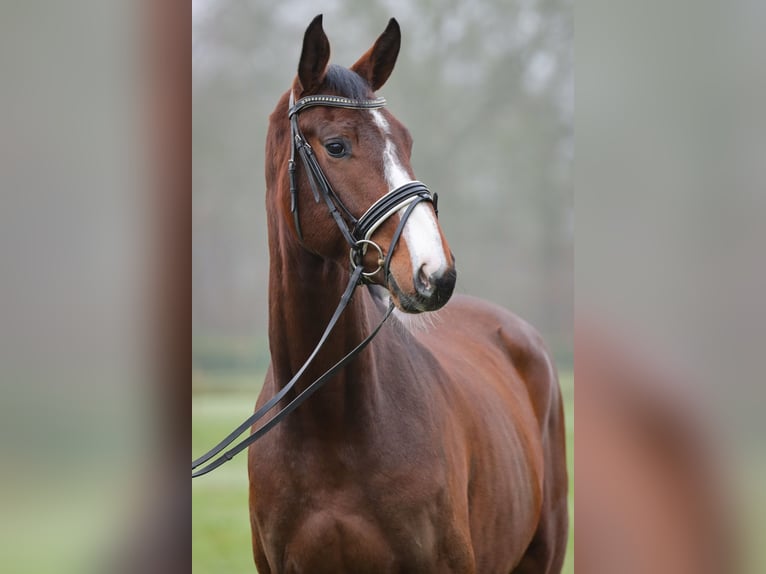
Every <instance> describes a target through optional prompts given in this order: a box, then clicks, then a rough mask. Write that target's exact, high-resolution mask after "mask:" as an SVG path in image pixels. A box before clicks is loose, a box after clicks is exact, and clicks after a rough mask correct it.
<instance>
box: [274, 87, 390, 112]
mask: <svg viewBox="0 0 766 574" xmlns="http://www.w3.org/2000/svg"><path fill="white" fill-rule="evenodd" d="M385 105H386V98H375V99H374V100H352V99H351V98H344V97H343V96H323V95H318V96H306V97H305V98H301V99H300V100H298V101H297V102H295V103H293V93H292V91H290V108H289V109H288V110H287V117H288V118H291V117H293V116H294V115H295V114H297V113H298V112H300V111H301V110H304V109H306V108H310V107H312V106H329V107H331V108H346V109H349V110H375V109H378V108H382V107H385Z"/></svg>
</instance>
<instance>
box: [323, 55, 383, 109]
mask: <svg viewBox="0 0 766 574" xmlns="http://www.w3.org/2000/svg"><path fill="white" fill-rule="evenodd" d="M323 90H326V91H328V92H335V93H336V94H337V95H339V96H344V97H346V98H351V99H352V100H364V99H367V98H369V97H371V96H372V88H370V85H369V84H368V83H367V81H366V80H365V79H364V78H362V76H360V75H359V74H357V73H356V72H353V71H351V70H349V69H348V68H344V67H343V66H338V65H336V64H330V65H329V66H327V72H326V74H325V77H324V86H323Z"/></svg>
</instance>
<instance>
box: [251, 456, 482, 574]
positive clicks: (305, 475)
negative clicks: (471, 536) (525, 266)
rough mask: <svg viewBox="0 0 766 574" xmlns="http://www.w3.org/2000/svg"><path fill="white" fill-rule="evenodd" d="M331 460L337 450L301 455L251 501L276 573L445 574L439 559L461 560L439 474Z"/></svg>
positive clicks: (405, 465) (400, 465)
mask: <svg viewBox="0 0 766 574" xmlns="http://www.w3.org/2000/svg"><path fill="white" fill-rule="evenodd" d="M347 454H348V458H350V459H354V458H355V456H353V453H347ZM338 458H340V459H343V458H344V457H343V456H342V453H341V455H338V454H336V455H335V456H332V455H328V454H326V453H325V455H324V457H322V456H317V455H316V454H313V455H307V456H306V457H305V458H303V459H302V460H301V462H296V463H294V464H292V465H291V466H290V468H289V469H288V472H287V473H286V474H284V475H280V476H281V478H272V479H270V480H268V482H270V483H271V484H270V485H269V487H268V488H267V489H266V490H265V491H264V492H263V496H262V497H255V500H254V501H255V502H256V507H255V510H256V515H257V516H258V520H259V522H260V524H259V526H260V528H259V531H260V532H261V533H262V534H263V536H262V538H263V539H262V541H261V542H262V544H263V545H264V550H265V552H266V554H267V555H268V556H270V559H269V562H270V564H272V565H274V568H273V570H274V571H275V572H312V573H315V572H335V573H337V572H399V571H423V572H428V571H434V572H437V571H448V570H444V569H441V570H440V564H442V561H443V560H445V559H450V560H453V559H454V558H455V556H463V558H464V559H465V560H468V555H469V553H470V551H469V549H468V543H467V541H463V540H462V539H461V537H460V536H459V535H457V529H456V526H455V524H453V521H454V518H453V516H452V514H453V513H452V509H451V507H450V504H449V497H448V496H446V481H445V480H444V474H443V472H434V471H433V470H432V469H430V470H429V469H428V465H427V464H426V465H423V464H421V465H416V464H414V463H409V462H407V461H402V460H397V461H396V462H397V464H394V462H393V461H392V460H391V459H388V460H386V459H384V461H383V462H381V461H378V462H368V463H366V464H361V465H351V464H346V465H343V464H340V463H338V462H337V460H335V461H333V460H332V459H338ZM328 459H329V460H328ZM272 475H273V473H272ZM268 493H271V494H268ZM445 549H446V550H445ZM277 565H278V566H277Z"/></svg>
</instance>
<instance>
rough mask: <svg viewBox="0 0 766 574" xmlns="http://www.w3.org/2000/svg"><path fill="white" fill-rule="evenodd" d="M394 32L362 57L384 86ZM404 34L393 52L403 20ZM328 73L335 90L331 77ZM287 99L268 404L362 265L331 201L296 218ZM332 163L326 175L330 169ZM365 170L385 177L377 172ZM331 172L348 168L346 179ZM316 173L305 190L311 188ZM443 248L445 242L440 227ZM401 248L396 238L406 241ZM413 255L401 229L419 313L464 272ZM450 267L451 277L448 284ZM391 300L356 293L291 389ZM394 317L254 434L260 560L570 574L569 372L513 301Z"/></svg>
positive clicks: (399, 290)
mask: <svg viewBox="0 0 766 574" xmlns="http://www.w3.org/2000/svg"><path fill="white" fill-rule="evenodd" d="M390 30H391V25H389V29H387V31H386V33H384V35H383V36H381V38H380V39H379V40H378V42H377V43H376V44H375V46H373V48H372V49H371V50H370V51H369V52H368V53H367V54H365V56H363V58H362V59H361V60H360V62H358V63H357V64H355V67H353V68H352V69H354V68H355V69H356V72H357V73H358V74H360V75H363V76H364V77H366V78H368V79H369V82H370V85H371V87H372V88H373V89H377V88H378V87H379V84H380V83H382V81H385V79H386V78H387V73H381V72H380V70H381V64H380V63H379V62H380V61H381V60H385V56H386V53H387V52H390V50H391V49H392V48H391V33H390ZM320 32H321V34H320ZM395 32H396V42H395V44H396V45H395V49H394V50H393V52H394V59H395V53H396V52H397V51H398V27H396V29H395ZM387 34H388V36H387ZM323 38H324V33H323V32H322V31H321V19H320V20H319V25H318V28H317V20H315V21H314V22H313V23H312V25H311V26H310V27H309V30H307V33H306V38H305V39H304V50H303V54H302V57H301V64H300V66H299V79H298V80H297V81H296V86H297V88H298V89H302V93H307V92H309V90H307V89H306V86H307V85H308V84H309V82H310V81H311V78H310V74H321V73H323V70H325V69H326V58H327V57H329V46H328V48H327V56H326V57H325V56H323V55H322V54H321V52H322V49H323V45H324V44H323V42H326V38H324V40H323ZM317 46H319V47H318V48H317ZM312 51H313V52H316V51H319V52H320V56H319V59H318V63H319V64H320V65H317V62H312V61H310V56H311V54H312ZM307 57H308V58H309V61H306V59H307ZM371 59H372V60H371ZM376 59H377V61H376ZM322 60H324V62H323V61H322ZM390 67H393V62H391V63H390ZM365 71H366V72H367V73H366V74H362V73H363V72H365ZM388 72H390V68H389V70H388ZM323 77H324V76H322V78H323ZM381 77H382V80H381ZM314 81H315V82H318V85H319V86H320V87H322V88H323V91H324V90H328V89H331V88H332V86H329V87H328V85H323V84H322V81H324V80H321V81H320V80H316V79H315V80H314ZM296 86H294V88H293V89H296ZM315 91H316V87H315ZM336 91H337V90H336ZM343 95H346V94H343ZM287 100H288V96H287V95H285V96H284V97H283V98H282V100H280V102H279V104H278V105H277V108H276V109H275V112H274V114H272V118H271V125H270V133H269V138H268V140H267V158H269V160H268V161H267V168H266V179H267V188H268V190H269V191H268V193H267V211H268V214H269V218H268V224H269V248H270V253H271V260H270V276H269V277H270V279H269V281H270V284H269V341H270V347H271V356H272V362H271V365H270V368H269V372H268V374H267V377H266V381H265V384H264V387H263V390H262V392H261V395H260V397H259V401H258V406H260V405H262V404H264V403H265V402H266V401H267V400H268V399H269V398H270V397H272V396H274V395H275V394H276V393H277V391H279V390H280V389H281V388H282V387H283V386H284V385H285V384H286V383H287V382H288V381H289V380H290V379H291V377H292V375H293V374H294V373H295V372H296V371H297V370H298V369H299V368H300V367H301V365H302V364H303V361H304V360H305V359H306V357H307V356H308V355H309V354H310V353H311V351H312V349H313V347H314V345H315V344H316V342H317V340H318V339H319V337H320V336H321V333H322V330H323V326H324V325H325V324H326V323H327V321H328V320H329V318H330V316H331V314H332V312H333V310H334V308H335V306H336V304H337V302H338V299H339V298H340V295H341V293H342V291H343V288H344V285H345V283H346V282H347V280H348V275H349V273H348V255H347V252H346V255H345V256H341V255H339V254H340V253H342V250H341V249H339V248H338V247H337V242H335V240H331V239H328V238H337V235H338V234H337V230H336V231H335V232H333V223H332V220H331V219H330V218H329V217H327V214H326V212H325V213H321V212H320V211H319V207H318V206H316V205H312V203H313V202H312V201H311V200H310V199H309V201H307V202H305V205H306V207H302V209H303V212H302V217H303V218H304V223H303V224H302V227H303V228H304V230H303V236H302V237H301V238H300V239H298V237H296V228H295V227H294V226H292V225H291V223H292V221H291V217H290V216H289V215H290V201H289V194H288V191H287V187H288V184H287V178H286V177H285V172H284V166H285V165H286V163H287V159H288V157H287V155H288V152H289V145H290V142H289V133H290V132H289V130H288V129H287V126H286V121H285V118H286V115H287V105H288V101H287ZM316 111H317V112H319V111H320V110H316ZM331 112H332V114H330V112H327V113H326V114H325V115H324V122H323V123H322V126H323V128H322V129H328V130H329V129H331V127H332V126H333V125H340V124H338V122H340V121H342V122H345V123H343V125H346V124H348V123H349V119H350V118H352V117H357V116H353V114H354V113H357V114H361V113H367V114H369V112H359V111H358V110H354V111H347V110H342V111H336V110H331ZM319 117H320V114H319V113H316V114H314V116H312V118H314V119H319ZM381 117H383V116H382V114H381V116H379V117H378V116H374V117H373V118H372V120H374V121H370V122H369V125H368V126H367V127H365V128H364V130H367V131H363V129H362V128H356V127H355V129H358V130H362V131H358V132H354V133H353V134H352V135H350V136H348V139H349V140H353V141H357V140H358V141H376V140H375V138H376V137H378V136H377V135H376V134H377V133H378V132H375V131H374V130H375V129H377V128H380V130H381V131H380V133H386V132H385V130H386V129H390V130H391V131H394V130H395V129H397V128H398V126H397V125H396V124H395V123H394V122H395V120H394V119H393V118H392V117H388V116H386V117H387V118H388V119H386V120H385V121H384V120H381ZM307 123H308V122H307ZM389 124H390V125H389ZM327 126H330V128H328V127H327ZM375 126H377V128H376V127H375ZM303 129H305V130H307V131H306V133H307V136H308V137H309V139H311V137H312V136H311V135H309V134H314V133H317V132H310V131H308V130H309V129H311V126H309V125H307V126H306V127H305V128H303ZM328 133H329V134H330V135H332V133H330V132H328ZM333 133H334V132H333ZM344 133H345V132H344ZM360 134H361V135H360ZM316 137H317V138H318V137H320V136H319V135H317V136H316ZM380 141H381V142H382V140H380ZM313 145H315V147H317V148H318V147H319V145H318V144H313ZM400 145H402V146H404V145H407V143H406V142H405V141H403V140H402V141H401V143H400ZM386 146H387V147H386V153H389V152H390V143H386ZM320 163H322V167H323V169H326V170H328V172H329V171H330V168H331V167H332V166H333V165H334V164H333V163H332V162H331V161H330V160H329V159H323V160H321V161H320ZM345 165H348V164H345ZM407 169H409V168H407ZM382 171H383V170H382V169H381V172H382ZM389 172H390V169H388V167H387V171H386V172H385V173H386V174H388V173H389ZM338 173H340V172H338ZM328 177H330V175H329V174H328ZM347 177H349V178H350V176H347ZM365 177H366V178H367V179H368V180H370V181H371V182H372V179H373V178H372V174H367V175H365ZM335 179H336V180H337V181H341V183H342V182H343V179H342V177H341V176H340V175H338V176H336V178H335ZM306 183H307V182H306V181H305V180H303V181H302V189H303V192H304V196H303V197H308V198H310V197H311V195H310V192H309V194H308V195H305V192H306V191H307V190H308V186H307V185H306ZM380 185H381V186H384V187H387V186H390V185H391V182H390V180H389V182H388V184H386V183H385V181H384V182H382V183H381V184H380ZM397 185H398V184H397ZM366 187H373V185H372V183H369V184H368V185H367V186H366ZM386 190H387V189H384V191H386ZM349 197H351V196H349ZM357 199H358V198H357ZM345 200H346V197H344V201H345ZM349 201H350V202H353V201H354V199H353V198H351V199H349ZM368 204H369V201H368ZM350 207H351V209H355V208H356V206H355V205H353V204H351V205H350ZM420 207H421V206H418V208H420ZM357 211H359V210H358V209H357ZM320 213H321V215H320ZM425 213H426V212H423V213H422V214H421V215H422V216H421V219H420V220H421V221H423V220H424V219H423V217H424V216H425ZM306 221H308V222H310V225H307V224H306ZM295 225H296V226H297V225H298V223H297V218H296V223H295ZM394 227H395V222H394V221H390V222H387V223H386V224H385V225H382V226H381V228H380V231H379V232H376V233H378V235H380V236H381V237H383V238H384V239H385V238H390V237H392V236H393V235H395V234H394V231H393V228H394ZM439 234H440V231H439ZM413 235H414V234H412V233H410V235H409V236H406V235H405V237H410V238H411V237H413ZM408 241H409V242H410V243H409V244H408ZM436 244H438V245H442V244H443V245H444V246H445V251H444V252H445V253H449V251H448V249H447V248H446V243H444V242H443V238H442V240H440V241H437V242H436ZM394 248H395V245H394V244H393V243H392V244H391V245H390V247H389V249H390V250H391V251H392V253H393V249H394ZM416 251H417V246H415V245H413V244H412V239H406V240H405V241H403V242H402V245H401V246H400V247H399V248H398V249H397V251H396V253H395V254H394V255H395V256H394V258H393V263H392V272H391V276H392V277H391V278H388V277H384V278H380V281H381V284H383V285H384V286H387V287H388V288H389V291H390V295H389V296H390V297H391V298H392V299H393V300H394V301H396V302H397V306H399V307H400V308H401V309H403V310H405V311H407V310H409V309H408V305H409V306H411V305H422V306H426V307H427V306H428V305H431V307H428V308H437V307H440V306H442V305H444V302H445V301H446V299H449V298H450V295H451V291H452V286H453V285H454V271H450V269H446V270H442V271H440V272H439V273H438V274H437V273H436V272H434V274H433V275H432V276H431V278H430V279H429V278H428V277H426V278H422V277H421V276H417V277H418V278H419V279H416V277H413V276H409V275H408V273H409V272H410V271H409V270H410V268H412V269H413V271H412V274H415V272H416V271H417V270H418V269H420V270H421V271H422V270H423V269H424V268H427V265H426V263H427V262H426V263H421V262H419V261H418V262H417V263H412V264H410V261H415V257H416ZM418 256H420V255H418ZM344 257H345V258H344ZM444 273H446V274H447V276H448V275H449V273H453V275H452V279H451V282H452V283H451V285H448V286H447V287H444V285H446V284H447V281H448V280H447V279H441V278H440V277H441V275H440V274H444ZM373 280H375V279H373ZM418 281H420V283H419V282H418ZM394 282H395V283H396V286H395V287H392V283H394ZM440 290H441V291H440ZM424 292H428V293H429V294H430V296H431V299H428V298H426V297H424V296H422V293H424ZM445 292H446V296H445V295H444V293H445ZM408 293H411V294H408ZM418 293H421V295H420V296H419V295H418ZM413 301H414V303H413ZM433 301H436V302H435V303H434V302H433ZM418 310H419V309H418ZM384 312H385V303H384V302H383V301H382V300H381V299H380V298H379V297H378V296H377V295H375V293H373V291H372V290H370V291H368V290H366V289H358V290H357V291H356V292H355V294H354V298H353V300H352V301H351V303H350V304H349V306H348V307H347V308H346V310H345V312H344V314H343V315H342V317H341V319H340V321H339V322H338V324H337V327H336V329H335V331H334V332H333V333H332V335H330V337H329V338H328V340H327V343H326V345H325V346H324V347H323V348H322V350H321V351H320V352H319V354H318V355H317V358H316V360H315V361H314V363H312V364H311V366H310V367H309V368H308V370H307V371H306V373H305V376H304V377H303V379H302V381H303V382H299V383H298V385H296V387H295V389H294V390H293V391H292V395H288V396H287V397H285V401H289V400H290V399H291V398H292V397H293V396H295V393H298V392H300V391H301V390H302V389H303V388H305V387H306V385H307V383H308V382H309V381H312V380H314V379H316V378H317V377H318V376H320V375H321V374H322V373H323V372H324V371H325V370H326V369H327V368H328V367H329V366H331V365H332V364H333V363H334V362H335V361H336V360H337V359H338V358H339V357H341V356H343V355H344V354H345V353H346V352H347V351H348V350H349V349H350V348H352V347H353V346H354V345H355V344H356V343H358V342H359V341H360V340H361V339H363V338H364V337H365V336H366V335H367V334H368V333H369V332H370V331H371V330H372V328H373V326H374V325H375V324H377V323H378V321H379V320H380V319H381V318H382V316H383V314H384ZM395 317H396V315H394V318H392V319H391V320H390V322H389V324H387V325H385V326H384V328H383V329H382V330H381V331H380V332H379V334H378V335H377V337H376V338H375V339H374V341H373V342H372V343H371V345H370V346H369V347H368V348H366V349H365V350H364V351H362V352H361V353H360V354H359V355H358V356H357V357H356V358H355V359H354V360H353V361H352V362H351V363H350V364H348V365H347V366H346V367H345V368H344V369H342V370H341V371H340V372H339V373H338V374H337V375H336V376H335V377H334V378H333V379H332V380H330V381H329V382H328V383H327V384H326V385H325V386H324V387H323V388H322V389H321V391H319V392H318V393H317V394H316V395H314V396H312V397H311V399H310V400H309V401H308V402H307V403H306V404H304V405H302V406H301V407H299V408H298V409H297V410H296V411H295V412H293V413H292V414H291V415H290V416H289V417H287V418H286V419H285V420H284V421H283V422H282V423H280V424H279V425H277V426H276V427H275V428H274V429H273V430H272V431H271V432H270V433H269V434H267V435H265V436H264V437H263V438H262V439H261V440H260V441H258V442H256V443H254V444H253V445H252V446H251V447H250V450H249V461H248V469H249V475H250V516H251V524H252V532H253V548H254V556H255V562H256V565H257V567H258V570H259V572H260V574H287V573H296V574H297V573H307V574H308V573H312V574H315V573H322V572H327V573H333V574H337V573H341V572H349V573H351V572H353V573H366V572H369V573H389V572H390V573H394V572H434V573H449V572H455V573H458V572H459V573H473V572H479V573H482V574H484V573H488V574H491V573H498V574H509V573H510V572H518V573H522V572H544V573H545V572H558V571H559V570H560V567H561V562H562V561H563V550H564V546H565V542H566V528H567V526H566V525H567V516H566V485H567V480H566V468H565V460H564V450H563V449H564V434H563V418H562V409H561V401H560V396H559V390H558V384H557V380H556V375H555V371H554V369H553V367H552V365H551V362H550V360H549V358H548V355H547V352H546V351H545V348H544V346H543V344H542V341H541V340H540V338H539V336H538V335H537V334H536V333H535V332H534V330H533V329H532V328H531V327H530V326H529V325H527V324H526V323H524V322H523V321H521V320H520V319H518V318H517V317H515V316H513V315H512V314H510V313H509V312H507V311H503V310H502V309H500V308H498V307H495V306H493V305H490V304H488V303H484V302H481V301H479V300H476V299H471V298H468V297H458V296H456V297H453V298H452V299H451V300H450V302H449V304H448V305H446V306H445V307H443V308H442V309H441V310H440V311H439V312H438V314H437V316H436V318H435V319H434V321H433V323H434V324H433V326H431V327H430V328H427V329H422V330H421V329H414V328H413V329H410V328H408V327H406V326H405V322H403V321H399V320H398V319H396V318H395Z"/></svg>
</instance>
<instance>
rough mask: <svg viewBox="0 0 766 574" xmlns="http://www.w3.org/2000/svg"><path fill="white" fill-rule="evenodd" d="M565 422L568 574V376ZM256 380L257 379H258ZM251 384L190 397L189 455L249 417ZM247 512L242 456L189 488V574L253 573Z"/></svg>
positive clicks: (569, 564) (568, 377)
mask: <svg viewBox="0 0 766 574" xmlns="http://www.w3.org/2000/svg"><path fill="white" fill-rule="evenodd" d="M560 379H561V387H562V390H563V392H564V406H565V409H566V422H567V460H568V463H569V488H570V492H569V520H570V536H569V545H568V548H567V558H566V562H565V563H564V569H563V572H564V573H567V574H570V573H572V572H574V560H573V544H574V533H573V530H572V526H571V524H572V521H573V517H574V502H573V501H574V491H573V488H574V486H573V478H574V473H573V470H572V469H573V458H572V453H573V441H574V436H573V428H574V414H573V396H574V392H573V376H572V373H571V372H566V373H562V374H561V376H560ZM258 380H260V379H258ZM257 393H258V388H257V386H255V385H254V386H253V390H252V391H247V392H246V391H236V392H233V391H229V392H216V393H210V392H206V393H197V394H195V395H194V397H193V399H192V453H193V455H199V454H201V453H203V452H204V451H205V450H207V449H208V448H210V447H211V446H213V445H214V444H215V443H216V442H217V441H219V440H220V439H221V438H222V437H223V436H225V435H226V434H227V433H228V432H229V431H230V430H231V429H233V428H234V427H235V426H236V425H238V424H239V423H240V422H241V421H242V420H244V419H245V418H247V417H248V416H249V415H250V414H251V413H252V408H253V405H254V404H255V398H256V396H257ZM250 547H251V542H250V525H249V521H248V511H247V470H246V455H245V453H242V454H241V455H239V456H238V457H236V458H234V459H233V460H232V461H230V462H228V463H226V464H225V465H223V467H221V468H219V469H217V470H216V471H215V472H213V473H211V474H209V475H206V476H205V477H204V478H198V479H195V480H194V482H193V484H192V564H193V572H194V573H195V574H213V573H215V574H218V573H220V572H226V573H227V574H238V573H240V572H243V573H244V572H247V573H250V574H252V572H254V571H255V567H254V565H253V558H252V554H251V550H250Z"/></svg>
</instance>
